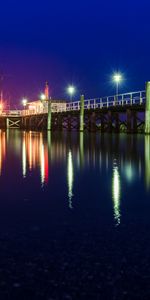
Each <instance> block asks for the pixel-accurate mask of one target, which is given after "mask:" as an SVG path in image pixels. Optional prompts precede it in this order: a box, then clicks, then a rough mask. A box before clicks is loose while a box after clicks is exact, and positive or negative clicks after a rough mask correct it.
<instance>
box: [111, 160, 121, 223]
mask: <svg viewBox="0 0 150 300" xmlns="http://www.w3.org/2000/svg"><path fill="white" fill-rule="evenodd" d="M120 194H121V185H120V175H119V171H118V166H117V163H116V160H115V161H114V163H113V177H112V199H113V209H114V220H115V222H116V225H119V224H120V218H121V214H120Z"/></svg>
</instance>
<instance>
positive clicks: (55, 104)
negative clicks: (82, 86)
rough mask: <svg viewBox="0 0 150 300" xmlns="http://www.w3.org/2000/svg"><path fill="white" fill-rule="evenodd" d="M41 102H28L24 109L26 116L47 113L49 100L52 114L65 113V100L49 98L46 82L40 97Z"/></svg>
mask: <svg viewBox="0 0 150 300" xmlns="http://www.w3.org/2000/svg"><path fill="white" fill-rule="evenodd" d="M41 96H42V97H41V98H42V99H43V100H36V101H32V102H28V103H27V104H26V107H25V113H26V114H41V113H47V112H48V101H50V100H51V109H52V112H58V111H65V110H66V104H67V103H66V100H53V99H50V96H49V85H48V82H46V85H45V89H44V94H42V95H41Z"/></svg>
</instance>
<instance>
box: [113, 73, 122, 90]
mask: <svg viewBox="0 0 150 300" xmlns="http://www.w3.org/2000/svg"><path fill="white" fill-rule="evenodd" d="M113 81H114V82H115V83H116V96H118V91H119V83H120V82H121V81H122V75H121V74H120V73H115V74H114V75H113Z"/></svg>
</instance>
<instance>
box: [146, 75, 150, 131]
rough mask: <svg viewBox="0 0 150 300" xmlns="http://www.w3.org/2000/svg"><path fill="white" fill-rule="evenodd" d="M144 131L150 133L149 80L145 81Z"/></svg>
mask: <svg viewBox="0 0 150 300" xmlns="http://www.w3.org/2000/svg"><path fill="white" fill-rule="evenodd" d="M145 133H146V134H150V81H148V82H146V110H145Z"/></svg>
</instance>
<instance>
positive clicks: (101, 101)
mask: <svg viewBox="0 0 150 300" xmlns="http://www.w3.org/2000/svg"><path fill="white" fill-rule="evenodd" d="M145 99H146V95H145V91H138V92H131V93H125V94H120V95H117V96H108V97H103V98H94V99H85V100H84V109H97V108H99V109H102V108H108V107H113V106H127V105H131V106H132V105H141V104H144V103H145ZM76 110H80V101H74V102H68V103H66V108H64V107H63V109H61V108H60V109H59V108H57V109H56V110H55V111H54V112H63V111H76Z"/></svg>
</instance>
